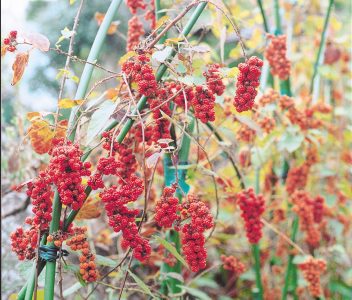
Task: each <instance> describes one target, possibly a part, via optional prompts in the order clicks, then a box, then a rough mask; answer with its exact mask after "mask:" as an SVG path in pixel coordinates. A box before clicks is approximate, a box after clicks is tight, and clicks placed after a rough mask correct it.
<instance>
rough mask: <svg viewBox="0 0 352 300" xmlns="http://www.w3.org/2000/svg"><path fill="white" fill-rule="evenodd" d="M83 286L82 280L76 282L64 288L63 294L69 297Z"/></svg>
mask: <svg viewBox="0 0 352 300" xmlns="http://www.w3.org/2000/svg"><path fill="white" fill-rule="evenodd" d="M82 287H83V286H82V285H81V283H80V282H76V283H75V284H74V285H72V286H71V287H69V288H68V289H66V290H64V292H63V296H64V297H67V296H69V295H71V294H73V293H75V292H77V291H78V290H79V289H80V288H82Z"/></svg>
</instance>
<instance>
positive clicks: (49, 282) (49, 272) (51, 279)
mask: <svg viewBox="0 0 352 300" xmlns="http://www.w3.org/2000/svg"><path fill="white" fill-rule="evenodd" d="M61 208H62V203H61V201H60V197H59V193H58V191H55V195H54V200H53V218H52V220H51V222H50V227H49V234H52V233H54V232H56V231H58V230H59V227H60V217H61ZM48 245H49V246H54V242H53V241H52V242H49V243H48ZM55 269H56V261H54V262H50V261H48V262H47V263H46V270H45V287H44V299H45V300H52V299H54V287H55Z"/></svg>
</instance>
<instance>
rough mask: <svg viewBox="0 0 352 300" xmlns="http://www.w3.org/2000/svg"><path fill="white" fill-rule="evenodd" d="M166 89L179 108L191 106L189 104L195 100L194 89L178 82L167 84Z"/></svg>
mask: <svg viewBox="0 0 352 300" xmlns="http://www.w3.org/2000/svg"><path fill="white" fill-rule="evenodd" d="M165 85H166V88H167V89H168V90H169V93H170V94H171V95H173V96H174V98H173V102H174V103H175V104H176V105H177V106H179V107H183V108H184V107H185V106H186V105H187V107H189V106H190V104H189V103H191V102H192V99H193V98H194V91H193V88H192V87H189V86H184V85H181V84H180V83H176V82H173V81H172V82H166V83H165Z"/></svg>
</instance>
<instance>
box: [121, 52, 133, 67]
mask: <svg viewBox="0 0 352 300" xmlns="http://www.w3.org/2000/svg"><path fill="white" fill-rule="evenodd" d="M135 55H136V52H134V51H129V52H127V53H126V54H125V55H124V56H122V57H121V58H120V60H119V65H120V66H121V65H122V64H123V63H125V62H126V61H127V60H128V59H129V58H131V57H133V56H135Z"/></svg>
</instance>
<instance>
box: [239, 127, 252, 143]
mask: <svg viewBox="0 0 352 300" xmlns="http://www.w3.org/2000/svg"><path fill="white" fill-rule="evenodd" d="M255 137H256V132H255V130H253V129H252V128H249V126H247V125H246V124H244V123H241V124H240V127H239V128H238V130H237V132H236V138H237V139H238V140H239V141H243V142H246V143H252V142H253V141H254V139H255Z"/></svg>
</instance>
